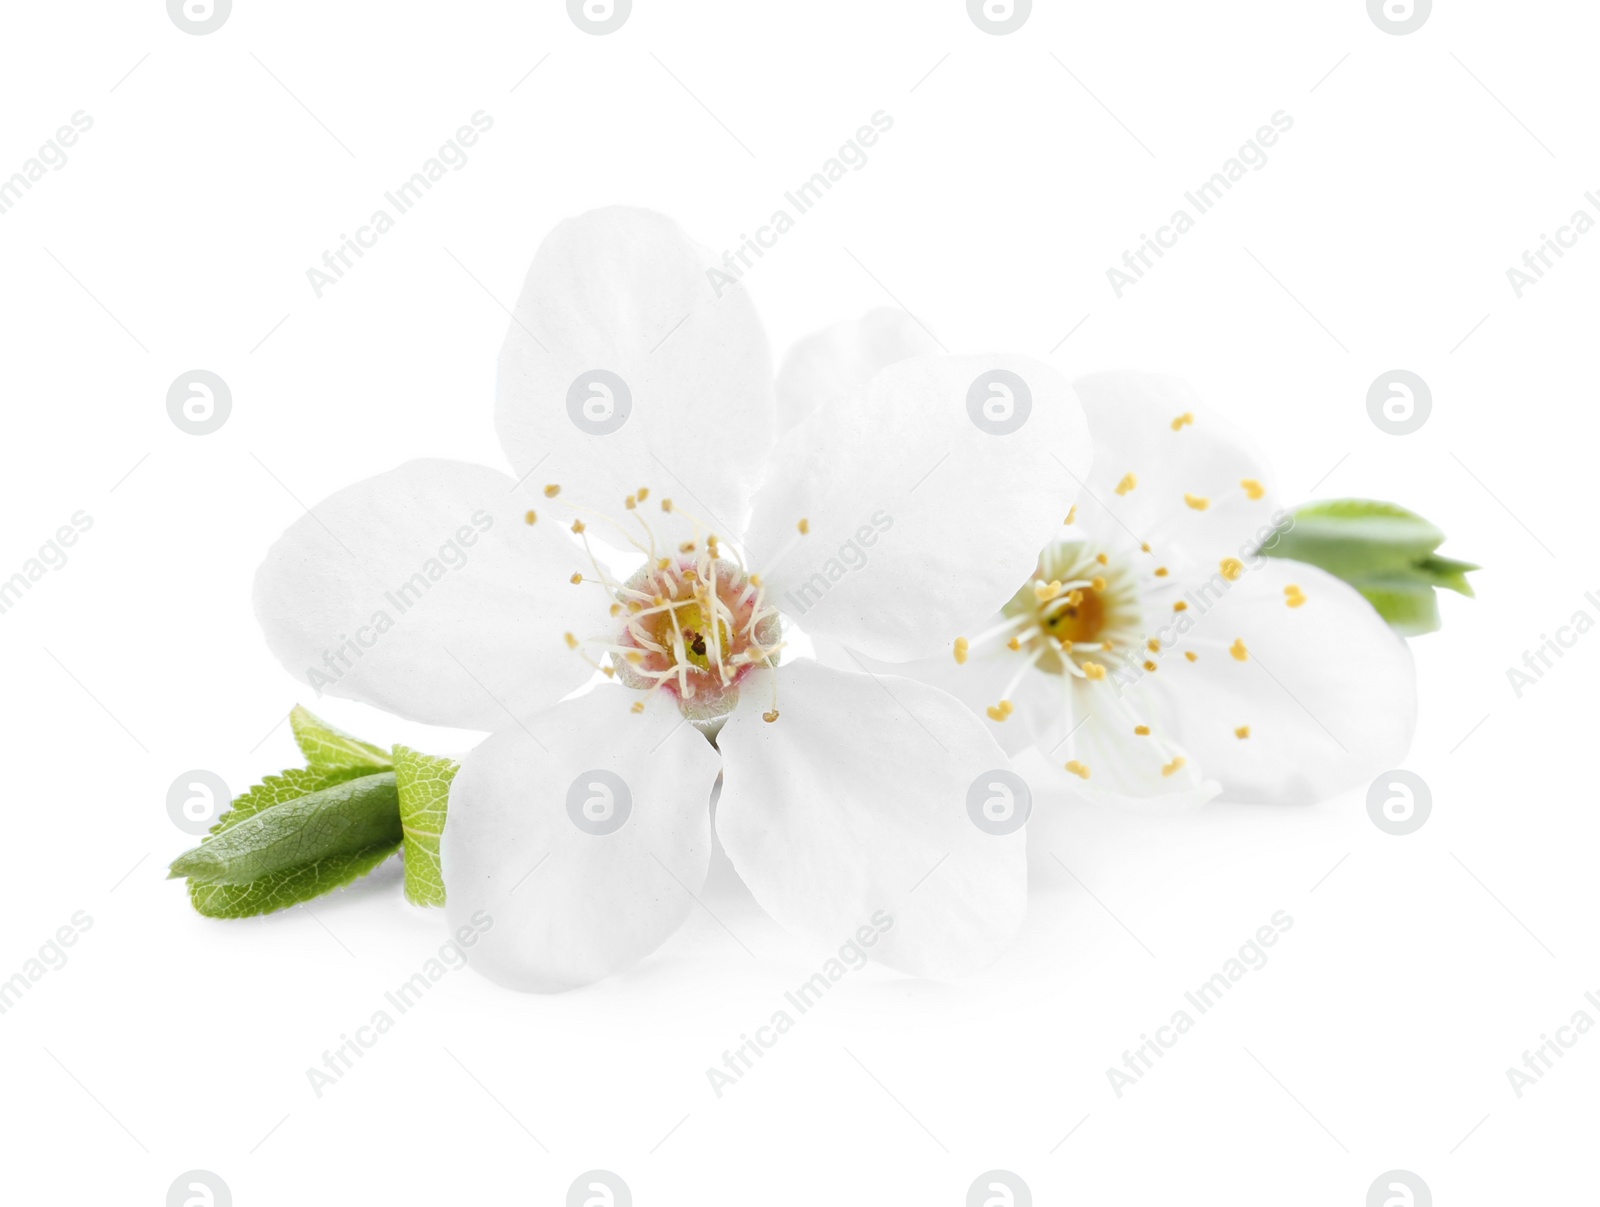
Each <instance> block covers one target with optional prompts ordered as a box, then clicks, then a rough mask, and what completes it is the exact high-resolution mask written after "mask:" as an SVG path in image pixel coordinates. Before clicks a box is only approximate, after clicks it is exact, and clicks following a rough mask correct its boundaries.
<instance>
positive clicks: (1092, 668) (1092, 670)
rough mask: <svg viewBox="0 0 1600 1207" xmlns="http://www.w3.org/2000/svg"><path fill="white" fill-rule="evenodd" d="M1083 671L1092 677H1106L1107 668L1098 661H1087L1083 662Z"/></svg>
mask: <svg viewBox="0 0 1600 1207" xmlns="http://www.w3.org/2000/svg"><path fill="white" fill-rule="evenodd" d="M1083 673H1084V674H1085V675H1087V676H1088V677H1089V678H1091V679H1104V678H1105V677H1106V668H1105V667H1103V666H1101V665H1100V664H1099V663H1098V662H1085V663H1084V664H1083Z"/></svg>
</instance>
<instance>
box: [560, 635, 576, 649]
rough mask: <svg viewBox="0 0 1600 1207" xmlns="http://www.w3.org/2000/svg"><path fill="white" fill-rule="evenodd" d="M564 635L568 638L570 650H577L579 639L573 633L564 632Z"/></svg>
mask: <svg viewBox="0 0 1600 1207" xmlns="http://www.w3.org/2000/svg"><path fill="white" fill-rule="evenodd" d="M562 636H563V637H565V638H566V642H567V648H568V649H569V650H575V649H577V648H578V644H579V643H578V639H577V638H576V637H574V636H573V635H572V634H571V633H563V634H562Z"/></svg>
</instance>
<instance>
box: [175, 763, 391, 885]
mask: <svg viewBox="0 0 1600 1207" xmlns="http://www.w3.org/2000/svg"><path fill="white" fill-rule="evenodd" d="M400 837H401V830H400V803H399V794H398V792H397V790H396V788H395V776H394V772H392V771H384V772H379V773H378V774H377V775H367V776H362V777H361V778H360V779H354V780H346V781H345V782H343V783H339V784H334V785H333V786H332V787H330V788H324V789H322V790H321V791H319V792H313V793H311V794H309V795H307V796H302V797H299V798H298V799H295V800H290V801H285V802H283V803H282V804H280V805H273V806H272V807H271V808H270V809H262V810H260V811H259V812H257V813H255V814H254V815H253V816H250V817H247V818H245V819H244V820H242V821H239V822H236V823H235V824H233V825H231V826H229V827H227V828H226V829H225V830H223V831H222V832H221V833H220V834H215V835H212V836H211V837H210V838H208V839H206V840H205V841H204V842H203V843H201V844H200V845H199V846H198V847H196V848H194V850H192V851H186V852H184V853H183V854H182V855H180V856H178V858H176V859H174V860H173V861H172V872H171V875H172V876H173V877H178V876H187V877H188V878H189V879H191V880H198V881H200V882H202V883H206V884H248V883H250V882H251V881H252V880H257V879H259V878H260V877H262V876H266V875H270V874H271V873H274V872H281V871H287V870H289V869H292V868H296V867H302V866H304V865H306V864H311V863H315V862H317V861H318V860H320V859H325V858H327V857H329V856H331V855H344V854H348V853H350V852H352V851H361V850H365V849H366V848H368V847H370V846H374V845H379V844H382V843H389V842H398V841H399V840H400Z"/></svg>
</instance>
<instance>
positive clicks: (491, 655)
mask: <svg viewBox="0 0 1600 1207" xmlns="http://www.w3.org/2000/svg"><path fill="white" fill-rule="evenodd" d="M512 486H513V483H512V480H511V479H510V478H508V477H506V476H505V475H504V474H502V473H497V472H496V471H494V470H492V469H485V468H483V467H482V466H477V465H464V464H461V463H459V462H455V461H411V462H408V463H407V464H405V465H402V466H400V467H399V468H398V469H394V470H390V471H389V472H388V473H386V474H380V475H378V476H377V477H375V478H369V479H367V480H366V481H365V482H358V483H356V484H355V485H353V486H349V487H346V488H345V489H344V490H341V491H339V492H338V493H337V494H335V495H331V496H330V497H328V498H327V499H324V500H323V501H322V502H321V503H319V504H317V506H316V507H315V508H313V509H312V510H311V511H310V512H308V513H307V514H306V515H304V516H302V517H301V518H300V519H298V520H296V521H295V522H294V523H293V524H292V525H290V527H289V529H288V531H286V532H285V533H284V534H283V536H281V537H279V538H278V540H277V542H276V543H275V544H274V545H273V546H272V548H271V549H270V550H269V551H268V552H267V556H266V560H265V561H263V562H262V564H261V568H260V569H259V570H258V571H257V572H256V580H255V607H256V616H257V618H258V619H259V620H260V621H261V627H262V629H263V631H264V632H265V633H266V637H267V644H268V645H269V646H270V647H271V648H272V652H273V653H274V654H275V655H277V657H278V659H279V661H281V662H282V663H283V665H284V667H285V668H286V669H287V670H288V671H289V672H290V673H291V674H293V675H295V676H296V677H297V678H300V679H303V680H304V681H305V682H307V683H309V684H311V686H313V687H315V688H317V689H318V691H319V692H324V691H325V692H328V693H330V694H332V695H335V696H343V697H346V698H348V699H352V700H362V701H365V702H366V703H368V704H373V705H376V706H377V707H379V708H382V709H385V710H387V711H389V712H392V713H397V714H398V715H400V716H403V717H410V718H411V719H412V720H416V721H425V722H428V723H430V724H434V725H455V726H461V727H463V728H468V729H493V728H495V727H496V726H501V725H506V724H509V723H510V722H511V721H513V720H515V719H516V718H520V717H525V716H528V715H529V714H531V713H533V712H535V711H537V710H538V709H540V708H544V707H546V706H548V705H549V704H551V703H553V702H555V701H556V700H558V699H560V698H561V697H562V696H564V695H566V694H567V693H568V692H569V691H571V690H572V689H573V688H575V687H577V686H578V685H579V684H580V683H582V682H583V681H584V680H585V679H586V678H588V677H589V674H590V673H591V672H590V669H589V667H587V666H586V665H584V663H583V662H582V661H581V660H580V659H579V658H578V657H577V656H576V655H574V654H573V653H572V652H571V651H570V650H568V649H567V648H566V645H565V644H564V642H563V641H562V634H563V633H564V632H565V631H567V630H568V629H577V630H578V631H580V632H582V631H583V628H582V625H583V622H584V620H585V619H587V620H588V621H589V623H591V624H593V623H595V622H599V621H604V620H605V619H606V618H607V617H606V607H605V604H604V602H603V601H601V599H600V597H599V596H598V595H597V594H594V593H591V590H590V589H587V588H586V589H584V590H580V589H579V588H577V587H574V586H573V585H572V584H571V583H570V582H569V581H568V579H569V577H570V575H571V574H572V572H573V571H574V570H575V569H576V568H577V565H578V561H577V556H576V554H577V550H576V549H575V548H574V546H573V545H572V543H571V541H570V540H569V539H567V537H566V534H565V533H564V532H562V531H561V530H559V529H552V528H551V527H550V526H549V525H545V526H542V527H541V526H538V525H535V526H534V527H533V528H529V527H528V525H527V524H526V523H525V521H524V508H523V505H522V504H520V503H518V502H516V500H515V497H514V496H513V495H512V494H511V488H512Z"/></svg>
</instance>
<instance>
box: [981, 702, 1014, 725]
mask: <svg viewBox="0 0 1600 1207" xmlns="http://www.w3.org/2000/svg"><path fill="white" fill-rule="evenodd" d="M1016 711H1017V710H1016V709H1015V708H1014V707H1012V704H1011V701H1010V700H1002V701H1000V703H998V704H991V705H989V709H988V712H989V719H990V720H991V721H1004V720H1005V719H1006V718H1007V717H1009V716H1010V715H1011V714H1012V713H1014V712H1016Z"/></svg>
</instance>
